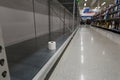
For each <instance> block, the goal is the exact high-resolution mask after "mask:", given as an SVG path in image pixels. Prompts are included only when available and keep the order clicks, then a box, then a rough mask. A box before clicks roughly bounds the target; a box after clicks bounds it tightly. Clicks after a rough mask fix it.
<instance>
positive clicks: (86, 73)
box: [49, 27, 120, 80]
mask: <svg viewBox="0 0 120 80" xmlns="http://www.w3.org/2000/svg"><path fill="white" fill-rule="evenodd" d="M103 33H104V34H103ZM108 35H109V36H108ZM113 36H116V37H115V38H114V37H113ZM111 37H112V38H113V39H112V38H111ZM115 39H116V40H115ZM118 41H119V42H120V35H118V34H116V33H111V32H109V31H104V30H100V29H98V28H86V27H83V28H81V29H79V30H78V32H77V33H76V35H75V37H74V38H73V40H72V41H71V43H70V45H69V46H68V48H67V49H66V51H65V53H64V55H63V57H62V58H61V60H60V62H59V63H58V65H57V67H56V68H55V70H54V72H53V74H52V75H51V77H50V79H49V80H120V44H119V43H118Z"/></svg>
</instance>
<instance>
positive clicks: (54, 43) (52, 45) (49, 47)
mask: <svg viewBox="0 0 120 80" xmlns="http://www.w3.org/2000/svg"><path fill="white" fill-rule="evenodd" d="M48 49H49V50H55V49H56V42H55V41H50V42H48Z"/></svg>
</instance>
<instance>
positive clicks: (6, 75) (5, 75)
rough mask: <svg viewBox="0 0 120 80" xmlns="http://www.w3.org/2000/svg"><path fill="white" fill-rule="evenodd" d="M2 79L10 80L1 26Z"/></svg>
mask: <svg viewBox="0 0 120 80" xmlns="http://www.w3.org/2000/svg"><path fill="white" fill-rule="evenodd" d="M0 80H10V76H9V70H8V63H7V59H6V53H5V47H4V43H3V39H2V32H1V28H0Z"/></svg>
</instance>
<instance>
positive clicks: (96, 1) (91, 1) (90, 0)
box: [79, 0, 115, 9]
mask: <svg viewBox="0 0 120 80" xmlns="http://www.w3.org/2000/svg"><path fill="white" fill-rule="evenodd" d="M104 2H105V4H104V5H103V6H102V4H103V3H104ZM114 2H115V0H87V1H85V0H80V3H79V6H80V8H81V9H83V8H84V7H90V8H92V9H94V8H96V7H98V5H99V6H100V8H104V7H106V6H108V4H111V3H114ZM85 3H86V6H84V4H85Z"/></svg>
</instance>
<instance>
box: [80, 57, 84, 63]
mask: <svg viewBox="0 0 120 80" xmlns="http://www.w3.org/2000/svg"><path fill="white" fill-rule="evenodd" d="M81 63H82V64H83V63H84V56H83V55H81Z"/></svg>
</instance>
